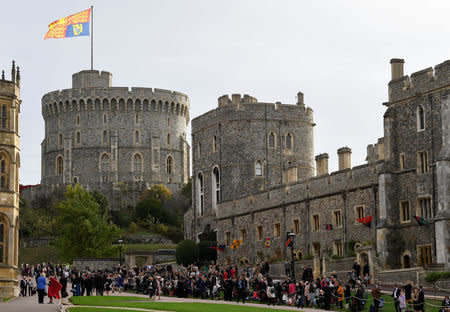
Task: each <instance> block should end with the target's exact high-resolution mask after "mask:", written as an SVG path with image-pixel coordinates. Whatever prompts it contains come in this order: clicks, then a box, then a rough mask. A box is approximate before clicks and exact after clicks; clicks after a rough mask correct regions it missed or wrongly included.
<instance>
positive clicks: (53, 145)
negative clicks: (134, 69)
mask: <svg viewBox="0 0 450 312" xmlns="http://www.w3.org/2000/svg"><path fill="white" fill-rule="evenodd" d="M42 115H43V117H44V121H45V138H44V140H43V141H42V180H41V184H43V185H44V186H55V185H65V184H71V183H80V184H81V185H83V186H85V187H87V188H89V189H97V190H100V191H102V193H104V194H105V195H107V196H108V195H110V196H109V197H110V198H111V196H112V193H113V192H114V190H117V189H119V188H123V185H127V189H128V190H143V189H145V188H146V187H149V186H150V185H152V184H156V183H162V184H165V185H167V186H168V187H169V188H170V189H171V190H172V191H176V190H178V189H179V188H180V187H181V186H182V185H183V184H184V183H186V182H187V180H188V177H189V145H188V143H187V140H186V131H187V124H188V123H189V98H188V96H187V95H185V94H182V93H179V92H175V91H169V90H162V89H152V88H131V89H130V88H128V87H113V86H112V74H111V73H109V72H105V71H103V72H99V71H97V70H85V71H81V72H79V73H75V74H73V76H72V88H71V89H65V90H60V91H53V92H50V93H47V94H45V95H44V96H43V97H42Z"/></svg>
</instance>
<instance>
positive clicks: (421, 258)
mask: <svg viewBox="0 0 450 312" xmlns="http://www.w3.org/2000/svg"><path fill="white" fill-rule="evenodd" d="M432 263H433V258H432V253H431V245H423V246H418V247H417V264H418V265H429V264H432Z"/></svg>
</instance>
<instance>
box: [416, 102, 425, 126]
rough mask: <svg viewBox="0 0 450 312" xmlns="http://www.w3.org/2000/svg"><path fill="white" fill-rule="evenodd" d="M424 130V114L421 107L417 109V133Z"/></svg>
mask: <svg viewBox="0 0 450 312" xmlns="http://www.w3.org/2000/svg"><path fill="white" fill-rule="evenodd" d="M422 130H425V112H424V110H423V107H422V106H419V107H417V131H422Z"/></svg>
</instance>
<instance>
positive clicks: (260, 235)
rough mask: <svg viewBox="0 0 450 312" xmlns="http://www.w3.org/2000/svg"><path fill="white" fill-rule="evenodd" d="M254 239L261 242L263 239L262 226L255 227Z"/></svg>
mask: <svg viewBox="0 0 450 312" xmlns="http://www.w3.org/2000/svg"><path fill="white" fill-rule="evenodd" d="M256 238H257V240H263V238H264V232H263V227H262V225H258V226H257V227H256Z"/></svg>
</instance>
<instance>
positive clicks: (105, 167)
mask: <svg viewBox="0 0 450 312" xmlns="http://www.w3.org/2000/svg"><path fill="white" fill-rule="evenodd" d="M100 170H101V171H102V172H109V156H108V155H107V154H103V155H102V157H101V158H100Z"/></svg>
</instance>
